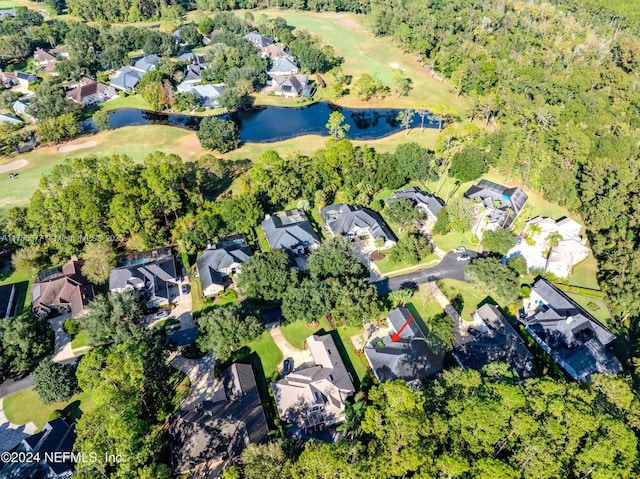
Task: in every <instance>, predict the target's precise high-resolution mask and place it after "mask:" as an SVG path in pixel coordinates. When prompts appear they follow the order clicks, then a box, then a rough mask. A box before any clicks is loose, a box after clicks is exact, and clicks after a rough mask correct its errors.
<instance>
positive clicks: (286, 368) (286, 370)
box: [282, 358, 293, 376]
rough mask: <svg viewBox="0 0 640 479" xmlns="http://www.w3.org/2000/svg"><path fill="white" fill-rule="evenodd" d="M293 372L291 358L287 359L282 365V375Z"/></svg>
mask: <svg viewBox="0 0 640 479" xmlns="http://www.w3.org/2000/svg"><path fill="white" fill-rule="evenodd" d="M291 371H293V358H287V359H285V360H284V362H283V363H282V375H283V376H286V375H287V374H289V373H290V372H291Z"/></svg>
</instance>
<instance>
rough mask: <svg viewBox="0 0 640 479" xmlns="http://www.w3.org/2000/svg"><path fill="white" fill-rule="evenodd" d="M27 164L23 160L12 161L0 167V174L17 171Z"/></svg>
mask: <svg viewBox="0 0 640 479" xmlns="http://www.w3.org/2000/svg"><path fill="white" fill-rule="evenodd" d="M28 164H29V162H28V161H27V160H25V159H24V158H23V159H21V160H14V161H12V162H11V163H6V164H4V165H0V173H9V172H10V171H16V170H19V169H20V168H24V167H25V166H27V165H28Z"/></svg>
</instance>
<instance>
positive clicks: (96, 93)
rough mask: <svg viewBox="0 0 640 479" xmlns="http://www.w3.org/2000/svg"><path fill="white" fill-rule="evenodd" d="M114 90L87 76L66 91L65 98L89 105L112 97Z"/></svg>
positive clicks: (114, 93)
mask: <svg viewBox="0 0 640 479" xmlns="http://www.w3.org/2000/svg"><path fill="white" fill-rule="evenodd" d="M115 95H116V90H115V88H113V87H112V86H109V85H105V84H104V83H100V82H97V81H95V80H93V79H91V78H89V77H83V78H82V79H81V80H80V81H79V82H78V85H77V86H76V87H75V88H73V89H72V90H69V91H68V92H67V98H69V99H70V100H73V101H75V102H76V103H81V104H83V105H84V106H91V105H95V104H97V103H102V102H104V101H107V100H109V99H111V98H113V97H114V96H115Z"/></svg>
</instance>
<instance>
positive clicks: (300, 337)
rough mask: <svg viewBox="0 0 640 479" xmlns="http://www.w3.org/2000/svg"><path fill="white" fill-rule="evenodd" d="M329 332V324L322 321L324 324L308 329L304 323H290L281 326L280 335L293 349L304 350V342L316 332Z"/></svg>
mask: <svg viewBox="0 0 640 479" xmlns="http://www.w3.org/2000/svg"><path fill="white" fill-rule="evenodd" d="M323 328H324V330H325V331H328V330H329V324H328V323H327V322H326V319H325V320H324V324H322V323H320V324H318V326H315V327H309V326H307V323H306V322H305V321H292V322H290V323H289V324H285V325H281V326H280V329H281V330H282V335H283V336H284V338H285V339H286V340H287V341H288V342H289V344H291V346H293V347H294V348H298V349H304V342H305V340H306V339H307V338H308V337H309V336H311V335H312V334H314V333H315V332H316V331H318V330H320V329H323Z"/></svg>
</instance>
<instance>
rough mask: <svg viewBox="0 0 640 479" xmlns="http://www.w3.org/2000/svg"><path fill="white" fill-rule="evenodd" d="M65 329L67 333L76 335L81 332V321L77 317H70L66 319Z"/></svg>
mask: <svg viewBox="0 0 640 479" xmlns="http://www.w3.org/2000/svg"><path fill="white" fill-rule="evenodd" d="M63 329H64V331H65V333H67V334H69V335H71V336H74V335H76V334H78V332H80V322H79V321H77V320H75V319H72V318H69V319H67V320H65V322H64V325H63Z"/></svg>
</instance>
